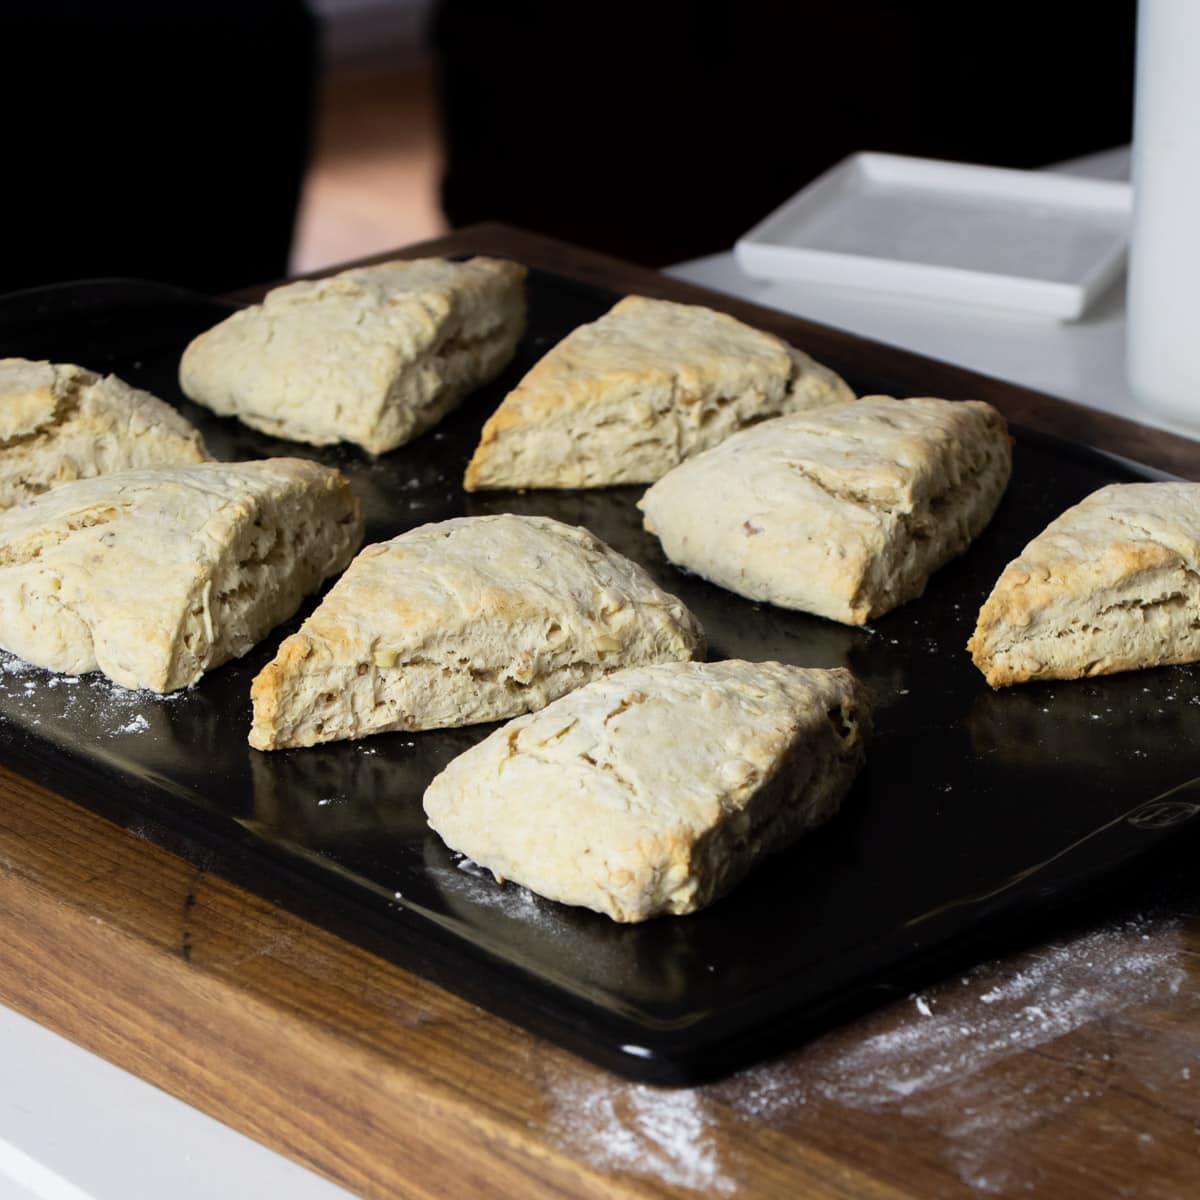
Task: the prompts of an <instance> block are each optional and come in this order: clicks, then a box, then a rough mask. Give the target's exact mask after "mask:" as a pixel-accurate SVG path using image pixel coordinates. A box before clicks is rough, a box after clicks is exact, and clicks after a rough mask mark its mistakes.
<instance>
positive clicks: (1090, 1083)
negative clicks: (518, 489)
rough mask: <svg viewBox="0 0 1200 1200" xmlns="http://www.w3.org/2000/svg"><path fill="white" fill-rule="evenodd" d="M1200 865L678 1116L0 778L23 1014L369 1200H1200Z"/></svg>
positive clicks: (538, 253) (1124, 446)
mask: <svg viewBox="0 0 1200 1200" xmlns="http://www.w3.org/2000/svg"><path fill="white" fill-rule="evenodd" d="M458 252H478V253H493V254H507V255H510V256H512V257H515V258H518V259H521V260H522V261H525V262H527V263H530V264H531V265H536V266H541V267H545V268H547V269H550V270H555V271H559V272H562V273H563V274H568V275H574V276H576V277H578V278H583V279H586V280H588V281H589V282H592V283H595V284H598V285H601V286H604V287H608V288H611V289H613V290H617V291H633V290H636V291H640V292H642V293H644V294H653V295H662V296H669V297H673V298H678V299H683V300H703V301H706V302H708V303H711V304H713V305H714V306H716V307H721V308H725V309H727V310H728V311H730V312H733V313H734V314H735V315H738V316H741V317H743V318H744V319H746V320H749V321H751V322H753V323H755V324H757V325H759V326H761V327H764V328H768V329H771V330H773V331H774V332H776V333H779V334H781V335H782V336H785V337H788V338H790V339H791V340H793V341H795V342H797V343H798V344H800V345H802V346H803V347H804V348H805V349H807V350H809V351H810V352H811V353H813V354H814V355H815V356H816V357H818V358H820V359H823V360H825V361H827V362H829V363H830V365H831V366H833V367H835V368H842V369H849V368H851V367H852V366H853V365H854V364H856V363H857V364H863V363H864V361H865V362H866V363H867V365H869V368H870V371H871V372H872V373H873V374H874V375H877V376H879V377H882V378H886V379H888V380H890V381H892V384H893V387H894V390H895V391H896V392H897V393H898V394H901V395H904V394H918V393H923V394H929V393H930V392H932V393H934V394H944V395H950V396H974V397H978V398H982V399H987V400H990V401H991V402H992V403H994V404H996V405H997V406H998V407H999V408H1001V409H1002V410H1003V411H1004V412H1005V413H1006V414H1007V415H1008V416H1009V417H1010V418H1011V419H1013V420H1017V421H1020V422H1022V423H1024V424H1026V425H1029V426H1032V427H1034V428H1040V429H1044V430H1049V431H1052V432H1056V433H1060V434H1063V435H1065V436H1068V437H1072V438H1075V439H1076V440H1080V441H1085V442H1088V443H1090V444H1092V445H1095V446H1099V447H1101V448H1103V449H1107V450H1111V451H1113V452H1116V453H1120V454H1124V455H1127V456H1129V457H1132V458H1136V459H1140V460H1141V461H1144V462H1148V463H1152V464H1154V465H1156V466H1160V467H1162V468H1164V469H1167V470H1171V471H1175V472H1177V473H1179V474H1182V475H1185V476H1188V477H1192V478H1197V477H1200V445H1197V444H1196V443H1193V442H1190V441H1188V440H1186V439H1183V438H1179V437H1176V436H1174V435H1171V434H1168V433H1164V432H1160V431H1156V430H1149V429H1145V428H1142V427H1140V426H1137V425H1134V424H1132V423H1130V422H1128V421H1123V420H1121V419H1119V418H1115V417H1110V416H1106V415H1104V414H1100V413H1095V412H1091V411H1088V410H1085V409H1082V408H1079V407H1078V406H1074V405H1070V404H1067V403H1065V402H1063V401H1059V400H1054V399H1051V398H1049V397H1045V396H1041V395H1038V394H1037V393H1034V392H1030V391H1026V390H1024V389H1020V388H1015V387H1012V386H1011V385H1008V384H1002V383H1000V382H998V381H994V380H988V379H986V378H984V377H982V376H978V375H975V374H973V373H971V372H968V371H963V370H959V369H958V368H954V367H949V366H946V365H944V364H937V363H931V362H930V361H929V360H926V359H922V358H920V357H918V356H915V355H909V354H906V353H904V352H901V351H897V350H893V349H890V348H886V347H882V346H875V345H872V344H870V343H864V342H862V341H861V340H860V339H858V338H856V337H854V336H852V335H850V334H846V333H841V332H838V331H835V330H831V329H826V328H822V327H818V326H813V325H809V324H807V323H805V322H803V321H799V320H797V319H794V318H791V317H787V316H784V315H782V314H780V313H777V312H772V311H770V310H766V309H761V308H757V307H755V306H753V305H749V304H745V303H742V302H740V301H735V300H732V299H728V298H725V297H717V296H715V295H713V294H711V293H706V292H704V291H703V290H702V289H698V288H695V287H692V286H690V285H685V284H682V283H676V282H674V281H671V280H669V279H666V278H665V277H662V276H660V275H657V274H655V273H653V272H649V271H646V270H643V269H640V268H636V267H631V266H627V265H625V264H621V263H618V262H615V261H613V260H610V259H607V258H604V257H602V256H599V255H595V254H590V253H587V252H584V251H580V250H576V249H573V248H571V247H568V246H564V245H561V244H558V243H555V242H551V241H548V240H546V239H542V238H538V237H535V236H533V235H529V234H524V233H519V232H517V231H515V230H510V229H506V228H504V227H501V226H479V227H475V228H472V229H469V230H464V231H461V232H459V233H456V234H453V235H451V236H449V237H447V238H444V239H440V240H439V241H437V242H434V243H428V244H427V245H425V246H421V247H413V248H411V249H410V250H408V251H404V252H403V253H405V254H417V253H458ZM1195 845H1196V843H1195V839H1192V841H1191V848H1190V850H1189V847H1188V846H1187V845H1183V846H1181V847H1180V851H1179V853H1178V854H1177V855H1176V856H1174V857H1173V858H1172V859H1171V860H1169V861H1165V862H1164V863H1163V864H1161V866H1160V868H1159V869H1158V870H1157V871H1156V872H1155V874H1154V875H1153V876H1151V877H1149V878H1146V879H1143V880H1141V881H1140V882H1134V883H1130V884H1126V885H1124V886H1123V889H1122V891H1121V893H1120V894H1119V895H1114V896H1113V897H1111V898H1110V899H1109V900H1107V901H1106V902H1104V903H1103V904H1101V905H1093V907H1092V908H1091V909H1090V910H1089V911H1088V912H1087V913H1086V914H1085V915H1083V916H1078V915H1077V916H1076V918H1075V920H1076V924H1075V925H1074V926H1071V927H1066V926H1062V924H1061V922H1060V924H1059V926H1058V927H1057V928H1056V930H1055V937H1054V939H1053V940H1050V941H1046V940H1044V938H1045V931H1044V930H1042V931H1041V934H1042V939H1043V940H1040V941H1039V942H1038V944H1036V945H1034V946H1033V947H1032V948H1027V949H1024V950H1022V951H1021V952H1019V953H1016V954H1013V955H1011V956H1009V957H1007V958H1005V959H1004V960H1002V961H997V962H992V963H988V964H985V965H983V966H980V967H977V968H974V969H973V970H971V971H969V972H967V973H966V974H964V975H962V976H956V977H955V978H953V979H949V980H946V981H945V982H943V983H942V984H939V985H938V986H937V987H935V988H932V989H930V990H929V991H927V992H925V993H922V994H921V995H918V996H900V997H897V998H896V999H895V1000H894V1002H893V1003H891V1004H890V1005H888V1006H886V1007H884V1008H881V1009H879V1010H878V1011H876V1012H874V1013H872V1014H870V1015H869V1016H867V1017H865V1018H863V1019H861V1020H859V1021H856V1022H853V1023H851V1024H849V1025H847V1026H844V1027H842V1028H841V1029H839V1030H836V1031H835V1032H832V1033H830V1034H827V1035H826V1036H824V1037H822V1038H820V1039H818V1040H817V1041H815V1042H813V1043H810V1044H809V1045H807V1046H805V1047H801V1048H799V1049H797V1050H795V1051H794V1052H792V1053H791V1054H789V1055H786V1056H784V1057H782V1058H780V1059H777V1060H775V1061H772V1062H768V1063H765V1064H762V1065H760V1066H758V1067H755V1068H753V1069H751V1070H748V1071H745V1072H743V1073H741V1074H739V1075H737V1076H735V1077H733V1078H732V1079H728V1080H725V1081H723V1082H721V1083H718V1084H712V1085H707V1086H705V1087H701V1088H694V1089H685V1090H662V1089H656V1088H651V1087H647V1086H644V1085H639V1084H632V1083H627V1082H624V1081H621V1080H619V1079H617V1078H616V1077H614V1076H612V1075H610V1074H608V1073H606V1072H605V1071H603V1070H601V1069H600V1068H597V1067H593V1066H591V1065H589V1064H587V1063H585V1062H582V1061H580V1060H579V1059H576V1058H574V1057H573V1056H571V1055H570V1054H568V1053H567V1052H565V1051H563V1050H560V1049H557V1048H556V1047H554V1046H551V1045H549V1044H547V1043H544V1042H541V1041H539V1040H538V1039H536V1038H535V1037H533V1036H532V1035H530V1034H528V1033H525V1032H523V1031H522V1030H520V1029H517V1028H515V1027H513V1026H511V1025H508V1024H507V1023H505V1022H503V1021H501V1020H499V1019H498V1018H495V1017H493V1016H490V1015H488V1014H487V1013H484V1012H483V1011H481V1010H480V1009H477V1008H475V1007H474V1006H472V1005H471V1004H469V1003H467V1002H465V1001H463V1000H460V999H458V998H456V997H455V996H452V995H450V994H448V993H446V992H443V991H441V990H440V989H438V988H437V987H435V986H433V985H432V984H429V983H426V982H424V981H422V980H420V979H418V978H416V977H414V976H412V975H410V974H407V973H406V972H404V971H403V970H400V969H399V968H397V967H395V966H393V965H391V964H389V963H387V962H384V961H383V960H381V959H379V958H376V957H374V956H372V955H371V954H369V953H367V952H365V951H363V950H360V949H357V948H355V947H352V946H350V945H348V944H346V943H345V942H342V941H340V940H339V939H337V938H336V937H334V936H332V935H331V934H328V933H326V932H323V931H322V930H320V929H318V928H316V927H314V926H311V925H309V924H306V923H305V922H304V921H303V920H301V919H300V918H298V917H296V916H293V915H291V914H289V913H287V912H285V911H283V910H281V909H280V908H277V907H275V906H273V905H272V904H270V903H269V902H267V901H265V900H262V899H259V898H257V897H255V896H253V895H251V894H249V893H248V892H246V891H243V890H241V889H239V888H237V887H235V886H233V885H232V884H230V883H228V882H226V881H224V880H222V879H220V878H217V877H215V876H213V875H212V874H210V873H209V872H207V871H205V870H202V869H200V868H198V867H196V866H193V865H191V864H189V863H186V862H184V861H183V860H181V859H179V858H176V857H174V856H172V855H171V854H169V853H167V852H166V851H164V850H162V849H160V848H158V847H156V846H154V845H152V844H150V843H149V842H146V841H142V840H139V839H138V838H137V837H135V836H133V835H132V834H130V833H127V832H125V831H123V830H120V829H118V828H116V827H115V826H112V825H110V824H108V823H107V822H105V821H104V820H102V819H101V818H99V817H97V816H95V815H94V814H92V813H90V812H88V811H86V810H84V809H82V808H79V807H77V806H75V805H73V804H71V803H69V802H68V801H66V800H64V799H62V798H61V797H59V796H56V795H54V794H53V793H51V792H48V791H46V790H44V789H42V788H40V787H37V786H35V785H33V784H31V783H29V782H28V781H26V780H23V779H21V778H20V777H18V776H16V775H15V774H13V773H12V772H11V771H9V770H7V769H5V768H3V767H0V1001H2V1002H3V1003H5V1004H7V1005H9V1006H11V1007H13V1008H15V1009H17V1010H19V1011H21V1012H23V1013H26V1014H27V1015H29V1016H31V1017H33V1018H34V1019H35V1020H38V1021H40V1022H41V1023H43V1024H44V1025H46V1026H48V1027H50V1028H52V1029H54V1030H56V1031H58V1032H60V1033H63V1034H65V1035H66V1036H67V1037H69V1038H71V1039H72V1040H74V1041H76V1042H78V1043H79V1044H81V1045H83V1046H85V1047H87V1048H88V1049H90V1050H93V1051H95V1052H97V1053H99V1054H101V1055H103V1056H104V1057H106V1058H108V1059H110V1060H111V1061H113V1062H115V1063H117V1064H119V1065H121V1066H123V1067H126V1068H128V1069H129V1070H132V1071H134V1072H135V1073H136V1074H138V1075H140V1076H142V1077H143V1078H145V1079H147V1080H149V1081H151V1082H152V1083H155V1084H157V1085H158V1086H160V1087H162V1088H164V1089H166V1090H167V1091H169V1092H171V1093H173V1094H175V1095H177V1096H179V1097H181V1098H183V1099H184V1100H186V1101H188V1102H189V1103H191V1104H193V1105H195V1106H196V1107H198V1108H200V1109H202V1110H204V1111H205V1112H208V1113H210V1114H212V1115H213V1116H215V1117H217V1118H219V1119H221V1120H223V1121H225V1122H227V1123H228V1124H229V1125H231V1126H234V1127H235V1128H237V1129H240V1130H242V1131H243V1132H245V1133H247V1134H249V1135H250V1136H252V1137H254V1138H256V1139H258V1140H259V1141H261V1142H263V1143H264V1144H265V1145H267V1146H270V1147H272V1148H274V1149H276V1150H278V1151H280V1152H281V1153H283V1154H286V1155H288V1156H290V1157H292V1158H294V1159H296V1160H297V1161H299V1162H302V1163H305V1164H306V1165H308V1166H310V1167H312V1168H314V1169H315V1170H317V1171H319V1172H322V1173H323V1174H325V1175H327V1176H329V1177H330V1178H332V1179H334V1180H336V1181H338V1182H340V1183H342V1184H343V1185H344V1186H346V1187H348V1188H350V1189H351V1190H353V1191H356V1192H358V1193H360V1194H362V1195H363V1196H367V1197H389V1198H392V1197H459V1196H461V1197H482V1196H512V1197H521V1198H526V1197H528V1198H539V1197H551V1196H579V1197H682V1196H694V1195H696V1194H701V1195H712V1196H727V1195H729V1196H732V1195H739V1196H750V1197H774V1196H780V1197H810V1196H811V1197H819V1198H825V1197H828V1198H834V1197H837V1198H850V1197H854V1198H868V1200H899V1198H918V1197H943V1196H944V1197H958V1196H970V1195H1000V1196H1026V1195H1030V1194H1034V1195H1038V1196H1053V1197H1071V1198H1074V1197H1079V1198H1081V1200H1082V1198H1084V1197H1086V1198H1088V1200H1094V1198H1096V1197H1107V1196H1135V1197H1139V1198H1143V1197H1145V1198H1150V1200H1158V1198H1163V1200H1167V1198H1170V1200H1175V1198H1177V1197H1188V1196H1194V1195H1197V1194H1200V1171H1198V1169H1197V1163H1198V1161H1200V1160H1198V1150H1200V1001H1198V1000H1197V994H1196V984H1197V981H1198V979H1200V919H1198V917H1197V904H1196V900H1197V891H1198V889H1197V886H1196V885H1195V883H1194V874H1195V873H1194V870H1192V868H1191V866H1190V855H1191V854H1192V853H1194V851H1195ZM914 866H915V868H917V869H919V866H920V865H919V864H914Z"/></svg>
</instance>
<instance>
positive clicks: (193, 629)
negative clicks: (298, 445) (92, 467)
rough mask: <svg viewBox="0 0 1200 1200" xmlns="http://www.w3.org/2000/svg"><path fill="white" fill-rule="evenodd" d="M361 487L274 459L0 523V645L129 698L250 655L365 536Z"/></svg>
mask: <svg viewBox="0 0 1200 1200" xmlns="http://www.w3.org/2000/svg"><path fill="white" fill-rule="evenodd" d="M362 530H363V523H362V515H361V512H360V510H359V505H358V501H357V499H356V498H355V496H354V493H353V492H352V491H351V488H350V484H349V481H348V480H347V479H346V478H345V477H344V476H343V475H341V474H340V472H338V471H335V470H333V469H331V468H330V467H323V466H321V465H320V464H319V463H314V462H309V461H307V460H303V459H294V458H271V459H263V460H260V461H256V462H246V463H216V462H209V463H198V464H195V465H191V466H182V467H156V468H151V469H147V470H140V471H118V472H115V473H114V474H112V475H102V476H100V477H98V478H96V479H81V480H77V481H76V482H74V483H65V484H63V485H62V486H61V487H57V488H55V489H54V490H53V491H50V492H47V493H46V495H44V496H38V497H35V498H34V499H33V500H30V501H29V502H28V503H27V504H22V505H19V506H17V507H15V508H10V509H9V510H8V511H7V512H4V513H0V647H3V648H4V649H5V650H9V651H11V652H12V653H14V654H16V655H18V656H19V657H21V658H23V659H25V660H26V661H27V662H31V663H34V664H36V665H37V666H40V667H46V668H48V669H50V670H52V671H66V672H69V673H70V674H73V675H77V674H81V673H83V672H86V671H96V670H99V671H103V672H104V674H105V675H107V676H108V677H109V678H110V679H112V680H114V681H115V682H117V683H119V684H121V685H122V686H123V687H129V688H149V689H151V690H153V691H156V692H169V691H174V690H175V689H176V688H182V687H189V686H190V685H191V684H193V683H195V682H196V681H197V680H198V679H199V678H200V676H201V675H203V674H204V672H205V671H207V670H210V669H211V668H213V667H215V666H219V665H220V664H221V663H223V662H226V661H227V660H229V659H230V658H235V657H238V656H239V655H242V654H245V653H246V652H247V651H248V650H250V649H251V647H252V646H253V645H254V644H255V643H256V642H257V641H258V640H259V639H261V638H262V637H264V636H265V635H266V634H267V632H268V631H269V630H270V629H271V628H273V627H274V626H275V625H277V624H278V623H279V622H280V621H283V620H286V619H287V618H288V617H290V616H291V615H292V613H293V612H295V611H296V608H297V607H298V606H299V604H300V601H301V600H302V599H303V598H304V596H305V595H307V594H308V593H309V592H312V591H315V590H316V588H317V587H318V586H319V585H320V583H321V581H322V580H323V579H325V578H327V577H328V576H329V575H331V574H333V573H334V572H336V571H340V570H341V569H342V567H343V566H345V564H346V563H347V561H348V560H349V559H350V556H351V555H352V554H353V553H354V550H355V549H356V548H357V546H358V544H359V542H360V541H361V540H362Z"/></svg>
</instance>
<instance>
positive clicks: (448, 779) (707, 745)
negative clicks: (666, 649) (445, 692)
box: [424, 660, 871, 921]
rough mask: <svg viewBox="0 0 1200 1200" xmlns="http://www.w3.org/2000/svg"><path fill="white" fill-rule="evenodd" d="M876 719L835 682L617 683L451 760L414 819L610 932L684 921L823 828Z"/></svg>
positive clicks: (651, 675) (859, 691)
mask: <svg viewBox="0 0 1200 1200" xmlns="http://www.w3.org/2000/svg"><path fill="white" fill-rule="evenodd" d="M870 716H871V714H870V701H869V698H868V696H867V693H866V689H865V688H863V687H862V685H861V684H860V683H859V682H858V681H857V680H856V679H855V678H854V676H853V675H851V674H850V672H849V671H846V670H843V669H838V670H833V671H827V670H819V669H811V668H805V667H794V666H790V665H786V664H784V663H776V662H765V663H753V662H742V661H738V660H731V661H726V662H716V663H697V662H692V663H668V664H662V665H658V666H651V667H637V668H632V669H630V670H625V671H618V672H617V673H616V674H613V675H610V676H608V677H607V678H604V679H601V680H599V681H597V682H595V683H592V684H589V685H588V686H587V687H584V688H581V689H580V690H578V691H575V692H572V693H571V694H570V695H568V696H564V697H563V698H562V699H561V700H557V701H555V702H554V703H553V704H551V705H550V706H549V707H547V708H544V709H542V710H541V711H540V712H538V713H535V714H533V715H532V716H528V717H518V718H517V719H516V720H514V721H511V722H509V724H507V725H505V726H504V727H503V728H502V729H499V730H497V731H496V732H495V733H493V734H491V735H490V736H489V737H488V738H486V739H485V740H484V741H482V742H480V743H479V744H478V745H476V746H474V747H473V748H472V749H470V750H468V751H466V753H464V754H462V755H460V756H459V757H458V758H456V759H455V760H454V761H453V762H452V763H451V764H450V765H449V766H448V767H447V768H446V769H445V770H444V771H443V772H442V773H441V774H440V775H439V776H438V777H437V778H436V779H434V781H433V782H432V783H431V784H430V785H429V788H428V790H427V791H426V793H425V799H424V805H425V812H426V814H427V815H428V817H429V823H430V825H431V826H432V827H433V828H434V829H435V830H436V831H437V832H438V833H439V834H440V835H441V837H442V838H443V840H444V841H446V842H447V844H448V845H450V846H451V847H452V848H454V849H455V850H459V851H461V852H462V853H464V854H466V855H467V856H468V857H470V858H471V859H473V860H474V861H475V862H477V863H479V864H480V865H482V866H485V867H487V868H488V869H489V870H491V871H492V872H493V873H494V874H495V875H497V876H498V877H500V878H503V879H511V880H514V881H515V882H517V883H521V884H524V885H525V886H526V887H529V888H532V889H533V890H534V891H535V892H538V893H539V894H541V895H543V896H547V897H550V898H551V899H554V900H559V901H561V902H563V903H566V904H578V905H584V906H586V907H588V908H592V909H595V910H596V911H598V912H602V913H605V914H607V915H608V916H610V917H612V918H613V920H616V921H644V920H646V919H648V918H650V917H655V916H660V915H663V914H668V913H674V914H682V913H690V912H695V911H696V910H697V909H700V908H703V907H704V906H705V905H707V904H710V903H711V902H712V901H713V900H715V899H716V898H717V897H718V896H721V895H723V894H724V893H725V892H727V891H728V890H729V889H730V888H731V887H733V886H734V885H735V884H736V883H737V882H738V880H740V879H741V878H742V877H743V876H744V875H745V874H746V872H747V871H749V870H750V868H751V867H752V866H753V865H754V864H755V863H756V862H757V861H758V860H759V859H761V858H763V857H765V856H766V855H768V854H770V853H773V852H774V851H777V850H780V849H782V848H783V847H784V846H786V845H788V844H790V843H791V842H793V841H795V840H796V839H797V838H798V837H800V836H801V835H802V834H803V833H805V832H806V831H808V830H809V829H812V828H814V827H815V826H817V825H819V824H821V823H822V822H823V821H825V820H826V819H828V818H829V817H831V816H832V815H833V814H834V812H835V811H836V810H837V807H838V805H839V804H840V803H841V801H842V798H843V797H844V795H845V794H846V792H847V790H848V789H849V787H850V784H851V781H852V780H853V778H854V775H855V773H856V772H857V771H858V769H859V767H860V766H861V764H862V762H863V758H864V747H863V743H864V740H865V738H866V737H867V735H868V731H869V728H870Z"/></svg>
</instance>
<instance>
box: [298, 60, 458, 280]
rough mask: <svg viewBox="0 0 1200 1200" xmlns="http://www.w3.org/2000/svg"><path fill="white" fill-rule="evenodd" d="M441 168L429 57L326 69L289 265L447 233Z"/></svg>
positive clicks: (307, 266)
mask: <svg viewBox="0 0 1200 1200" xmlns="http://www.w3.org/2000/svg"><path fill="white" fill-rule="evenodd" d="M440 174H441V145H440V139H439V135H438V129H437V115H436V110H435V104H434V99H433V70H432V66H431V64H429V63H428V62H427V61H418V62H407V63H404V64H402V65H400V66H398V67H396V68H395V69H394V70H393V71H392V72H390V73H386V74H385V73H381V72H379V71H375V72H372V73H369V74H363V73H357V74H342V75H333V76H330V77H327V78H326V80H325V81H324V83H323V84H322V87H321V93H320V98H319V101H318V113H317V131H316V143H315V151H314V154H313V161H312V165H311V166H310V168H309V172H308V177H307V179H306V182H305V187H304V194H303V197H302V199H301V202H300V211H299V214H298V216H297V225H296V237H295V241H294V242H293V245H292V262H291V269H292V272H293V273H299V272H304V271H313V270H316V269H318V268H319V267H324V266H328V265H329V264H331V263H338V262H345V261H346V260H348V259H352V258H359V257H361V256H363V255H365V254H371V253H374V252H376V251H379V250H386V249H388V248H389V247H392V246H403V245H406V244H408V243H409V242H415V241H419V240H420V239H422V238H427V237H432V236H433V235H435V234H437V233H440V232H442V231H443V230H444V229H445V227H446V226H445V222H444V220H443V219H442V215H441V212H440V210H439V207H438V201H437V188H438V181H439V178H440Z"/></svg>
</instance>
